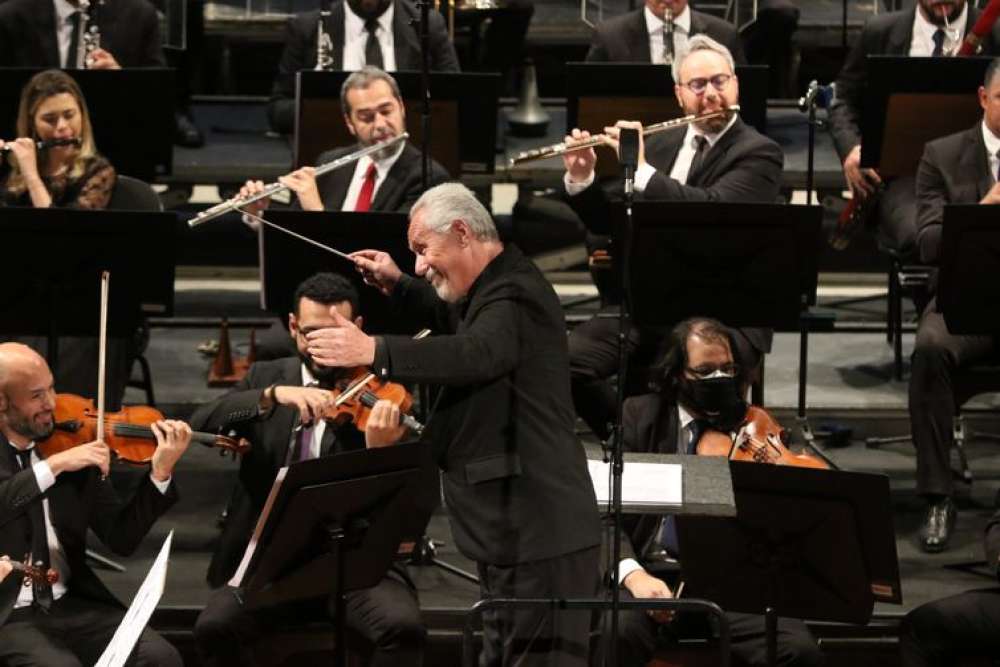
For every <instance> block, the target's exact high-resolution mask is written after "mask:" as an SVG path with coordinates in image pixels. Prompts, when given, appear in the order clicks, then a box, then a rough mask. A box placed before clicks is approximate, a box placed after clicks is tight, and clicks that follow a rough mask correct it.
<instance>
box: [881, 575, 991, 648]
mask: <svg viewBox="0 0 1000 667" xmlns="http://www.w3.org/2000/svg"><path fill="white" fill-rule="evenodd" d="M899 654H900V659H901V662H902V664H903V666H904V667H924V666H925V665H926V666H927V667H931V666H933V667H946V666H947V665H958V664H959V663H960V661H961V659H962V658H964V657H971V656H977V657H996V656H997V655H1000V588H989V589H983V590H977V591H968V592H966V593H960V594H959V595H953V596H951V597H947V598H943V599H941V600H935V601H934V602H928V603H927V604H924V605H921V606H919V607H917V608H916V609H914V610H913V611H911V612H910V613H908V614H907V615H906V616H905V617H904V618H903V623H902V625H901V626H900V632H899Z"/></svg>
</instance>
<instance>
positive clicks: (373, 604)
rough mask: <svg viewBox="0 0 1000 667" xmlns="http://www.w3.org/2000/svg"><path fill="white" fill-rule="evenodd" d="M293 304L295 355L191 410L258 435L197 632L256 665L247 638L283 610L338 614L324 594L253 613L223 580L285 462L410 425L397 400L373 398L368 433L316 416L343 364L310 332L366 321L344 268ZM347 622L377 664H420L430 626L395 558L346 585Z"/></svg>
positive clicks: (208, 650)
mask: <svg viewBox="0 0 1000 667" xmlns="http://www.w3.org/2000/svg"><path fill="white" fill-rule="evenodd" d="M293 302H294V304H295V306H294V307H295V312H293V313H289V317H288V319H289V329H290V333H291V338H292V339H293V341H294V343H295V347H296V350H297V352H298V354H297V356H295V357H290V358H286V359H278V360H274V361H263V362H258V363H255V364H254V365H253V366H251V367H250V370H249V372H248V373H247V375H246V377H245V378H244V379H243V380H242V381H240V383H239V384H237V385H236V387H235V388H234V389H233V391H232V392H230V393H229V394H227V395H226V396H224V397H222V398H220V399H218V400H217V401H213V402H212V403H209V404H207V405H204V406H202V407H200V408H198V410H197V411H196V412H195V413H194V415H193V416H192V417H191V423H192V425H193V426H194V428H197V429H206V430H209V431H216V430H219V429H225V430H229V429H236V430H237V432H240V433H241V434H243V435H245V436H246V437H247V438H248V439H249V440H250V441H251V442H253V443H254V447H253V449H252V450H251V451H250V452H248V453H247V454H246V455H244V456H243V458H242V460H241V462H240V476H239V477H240V483H239V486H238V487H237V491H236V493H235V495H234V497H233V500H232V501H231V503H230V508H229V512H228V518H227V521H226V527H225V532H224V533H223V535H222V539H221V540H220V542H219V546H218V548H217V549H216V552H215V554H214V555H213V557H212V563H211V565H210V567H209V571H208V580H209V584H211V585H212V586H213V587H217V590H216V591H215V592H214V593H213V594H212V596H211V597H210V598H209V601H208V605H207V606H206V607H205V609H204V611H202V613H201V614H199V616H198V621H197V623H196V624H195V631H194V632H195V639H196V641H197V645H198V651H199V654H200V655H201V658H202V664H204V665H210V666H220V667H221V666H224V665H232V666H233V667H235V666H237V665H255V664H258V663H257V662H255V660H254V656H253V655H252V654H251V652H250V651H248V650H247V646H248V645H249V644H250V643H251V642H252V641H253V640H254V639H256V638H258V637H259V636H261V635H262V634H264V633H265V632H266V631H267V628H268V626H269V625H272V624H273V623H275V622H276V621H277V620H278V619H279V618H282V617H284V618H285V619H287V618H288V617H289V616H292V617H296V618H301V619H303V620H309V619H310V618H311V617H315V616H319V617H328V616H329V615H332V614H333V609H334V601H332V600H327V599H326V598H322V599H318V600H315V601H313V603H308V602H307V603H303V604H296V605H294V606H292V607H291V608H289V607H288V606H286V607H283V608H279V609H277V610H275V611H274V612H273V614H272V613H270V612H267V611H265V612H260V613H257V612H252V611H248V610H246V609H244V608H243V607H242V605H241V604H240V602H239V598H238V597H237V596H238V593H239V591H238V589H236V588H234V587H232V586H230V585H228V584H227V582H228V581H229V580H230V578H231V577H232V575H233V573H234V572H235V571H236V567H237V565H238V564H239V560H240V558H242V556H243V552H244V550H245V549H246V546H247V543H248V542H249V540H250V535H251V533H252V532H253V527H254V525H255V524H256V522H257V517H258V516H259V515H260V513H261V510H262V509H263V507H264V503H265V500H266V499H267V495H268V492H269V491H270V489H271V485H272V483H273V482H274V478H275V476H276V475H277V473H278V469H279V468H281V467H282V466H283V465H287V464H291V463H295V462H298V461H305V460H309V459H313V458H317V457H320V456H328V455H333V454H337V453H340V452H348V451H357V450H362V449H364V448H365V446H366V445H367V446H369V447H374V446H380V445H385V444H390V443H394V442H396V441H397V440H399V439H400V438H401V437H402V436H403V435H404V433H405V429H404V428H401V427H400V426H399V412H398V409H397V408H396V406H394V405H393V404H392V403H390V402H388V401H382V402H380V403H379V404H377V405H376V406H375V408H374V409H373V411H372V414H371V417H370V418H369V420H368V425H367V427H366V430H365V431H364V432H361V431H359V430H358V429H357V428H355V427H354V425H353V424H350V423H348V424H344V425H337V424H335V423H333V422H327V421H324V420H323V419H322V418H321V417H320V415H322V414H323V411H324V409H327V408H329V407H331V406H332V403H333V397H332V394H331V392H330V391H329V390H328V388H329V387H331V386H333V384H332V383H334V382H336V380H338V379H339V378H340V377H341V376H342V373H341V371H340V369H337V368H330V367H327V366H321V365H319V364H318V363H317V362H316V360H315V358H314V357H313V356H312V355H311V354H310V352H309V345H308V338H307V337H308V336H309V335H312V334H313V333H314V332H318V331H322V330H324V329H329V328H337V327H339V326H341V324H340V322H341V321H346V322H350V323H351V326H354V327H360V326H361V325H362V320H361V316H360V314H359V313H358V294H357V291H356V290H355V289H354V286H353V285H352V284H351V282H350V281H349V280H347V279H346V278H344V277H343V276H341V275H337V274H332V273H319V274H316V275H314V276H312V277H311V278H308V279H306V280H305V281H304V282H303V283H302V284H301V285H299V287H298V289H297V290H296V292H295V296H294V300H293ZM346 608H347V617H346V618H345V621H346V623H347V627H349V628H351V629H352V630H354V631H356V633H357V634H359V635H360V636H362V637H364V638H365V639H366V640H368V642H369V643H370V644H371V645H372V646H373V647H374V651H373V654H372V659H371V662H370V664H371V665H373V666H390V665H419V664H420V660H421V655H422V651H423V645H424V640H425V635H426V632H425V630H424V626H423V624H422V623H421V620H420V608H419V606H418V604H417V594H416V590H415V588H414V586H413V583H412V582H411V581H410V578H409V576H408V575H407V574H406V570H405V568H403V567H402V566H399V565H394V566H393V567H391V568H390V569H389V571H388V573H387V574H386V575H385V577H384V578H383V579H382V581H381V582H379V583H378V584H377V585H376V586H374V587H373V588H370V589H365V590H359V591H353V592H350V593H348V594H347V607H346Z"/></svg>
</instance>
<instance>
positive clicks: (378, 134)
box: [240, 66, 448, 215]
mask: <svg viewBox="0 0 1000 667" xmlns="http://www.w3.org/2000/svg"><path fill="white" fill-rule="evenodd" d="M340 101H341V108H342V109H343V110H344V122H345V123H346V124H347V129H348V130H349V131H350V133H351V134H352V135H353V136H354V137H355V138H356V139H357V140H358V143H357V145H355V146H348V147H344V148H336V149H334V150H331V151H327V152H325V153H323V154H322V155H320V156H319V158H318V159H317V162H318V163H319V164H323V163H324V162H329V161H331V160H335V159H337V158H339V157H343V156H345V155H348V154H349V153H351V152H353V151H355V150H357V149H358V148H367V147H368V146H372V145H374V144H377V143H379V142H380V141H385V140H387V139H391V138H392V137H396V136H399V135H400V134H401V133H402V132H404V131H405V129H406V125H405V120H406V108H405V107H404V106H403V98H402V97H401V96H400V93H399V86H397V85H396V80H395V79H393V78H392V76H391V75H389V74H387V73H385V72H383V71H382V70H380V69H378V68H375V67H370V66H365V67H363V68H362V69H360V70H359V71H357V72H354V73H353V74H351V75H350V76H349V77H347V79H345V80H344V84H343V85H342V86H341V88H340ZM278 180H279V181H280V182H281V183H282V184H284V185H286V186H288V188H289V189H290V190H292V191H293V192H294V193H295V196H296V204H297V206H298V207H299V208H301V209H302V210H305V211H322V210H327V211H401V212H403V211H408V210H409V208H410V206H412V205H413V202H415V201H416V200H417V197H419V196H420V193H421V192H422V191H423V186H422V182H421V180H422V163H421V154H420V151H419V150H417V149H416V148H415V147H414V146H413V145H412V144H410V143H408V142H400V143H398V144H396V145H394V146H391V147H389V148H386V149H384V150H383V151H381V152H379V153H375V154H373V155H370V156H366V157H363V158H361V159H360V160H358V161H357V162H356V163H354V164H353V165H348V166H346V167H344V168H342V169H336V170H334V171H332V172H328V173H326V174H323V175H322V176H319V177H317V176H316V169H315V168H314V167H302V168H301V169H298V170H296V171H293V172H292V173H291V174H288V175H287V176H283V177H281V178H280V179H278ZM446 180H448V172H447V171H445V169H444V167H442V166H441V165H439V164H438V163H437V162H434V161H433V160H432V161H431V163H430V175H429V181H430V185H436V184H438V183H443V182H444V181H446ZM263 187H264V184H263V183H262V182H261V181H248V182H247V183H246V185H244V186H243V188H242V189H241V190H240V196H241V197H245V196H248V195H251V194H254V193H256V192H259V191H260V190H261V189H263ZM267 205H268V200H267V199H261V200H258V201H257V202H254V203H253V204H250V205H249V206H248V207H247V210H248V211H250V212H251V213H255V214H257V215H259V214H260V212H261V211H263V210H264V209H265V208H266V207H267Z"/></svg>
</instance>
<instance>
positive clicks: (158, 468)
mask: <svg viewBox="0 0 1000 667" xmlns="http://www.w3.org/2000/svg"><path fill="white" fill-rule="evenodd" d="M150 428H151V429H152V431H153V435H155V436H156V451H155V452H153V460H152V462H151V463H152V475H153V479H155V480H156V481H157V482H165V481H167V480H168V479H170V477H171V476H172V475H173V474H174V466H176V465H177V461H179V460H180V458H181V456H182V455H183V454H184V452H186V451H187V448H188V445H190V444H191V427H190V426H188V425H187V423H186V422H182V421H180V420H177V419H163V420H161V421H158V422H153V423H152V424H151V425H150Z"/></svg>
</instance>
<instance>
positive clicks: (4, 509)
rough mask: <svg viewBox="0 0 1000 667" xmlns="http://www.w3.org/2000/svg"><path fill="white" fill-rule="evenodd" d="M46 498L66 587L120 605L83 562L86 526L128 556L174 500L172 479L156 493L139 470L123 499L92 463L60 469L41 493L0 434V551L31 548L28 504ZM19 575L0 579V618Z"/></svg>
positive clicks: (15, 555)
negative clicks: (62, 557) (139, 475)
mask: <svg viewBox="0 0 1000 667" xmlns="http://www.w3.org/2000/svg"><path fill="white" fill-rule="evenodd" d="M43 497H44V498H48V501H49V515H50V517H51V520H52V526H53V528H54V529H55V532H56V536H57V537H58V538H59V543H60V544H61V545H62V548H63V551H64V552H65V555H66V560H67V562H68V564H69V569H70V574H69V580H68V582H67V587H68V589H69V593H70V594H72V595H76V596H79V597H85V598H89V599H93V600H97V601H101V602H109V603H111V604H115V605H119V606H120V605H121V603H120V602H118V600H116V599H115V597H114V596H113V595H112V594H111V592H110V591H109V590H108V589H107V587H105V585H104V584H103V583H101V580H100V579H98V578H97V575H95V574H94V571H93V570H91V569H90V566H89V565H87V561H86V557H85V551H86V547H87V530H88V529H90V530H93V531H94V533H95V534H96V535H97V536H98V538H100V540H101V541H102V542H103V543H104V544H105V545H106V546H107V547H108V548H109V549H111V550H112V551H114V552H115V553H116V554H118V555H121V556H128V555H129V554H131V553H132V552H134V551H135V549H136V547H138V546H139V543H140V542H141V541H142V538H143V537H145V535H146V533H147V532H149V528H150V527H151V526H152V525H153V523H154V522H155V521H156V519H157V518H159V516H160V515H161V514H163V513H164V512H166V511H167V509H168V508H170V506H171V505H173V504H174V503H175V502H177V484H176V482H171V484H170V486H169V487H168V488H167V492H166V493H165V494H163V493H160V492H159V490H158V489H157V488H156V487H155V486H154V485H153V483H152V481H150V479H149V475H148V474H144V475H142V478H141V480H140V481H139V484H138V486H137V487H136V488H135V490H134V491H133V493H132V496H131V498H130V499H129V501H128V502H126V503H123V502H122V501H121V500H120V499H119V498H118V496H117V495H116V494H115V491H114V488H113V487H112V486H111V482H110V481H108V480H102V479H101V473H100V471H99V470H97V469H96V468H85V469H83V470H78V471H76V472H64V473H62V474H61V475H59V476H58V477H57V478H56V483H55V484H53V485H52V486H51V487H50V488H49V489H48V490H47V491H46V492H45V493H44V494H42V493H40V490H39V488H38V482H37V481H36V480H35V474H34V472H33V471H31V470H21V469H20V466H18V464H17V459H16V458H15V455H14V451H13V448H12V447H11V445H10V443H8V442H7V439H6V438H5V437H3V435H0V554H6V555H9V556H10V557H11V558H16V559H20V558H21V557H22V556H24V554H25V553H27V552H29V551H31V545H30V543H28V541H27V526H28V525H29V524H28V523H27V522H28V521H29V518H28V510H29V508H30V507H31V506H32V504H33V503H41V502H42V499H43ZM20 585H21V578H20V577H18V576H16V575H12V576H9V577H7V578H6V579H5V580H4V581H3V583H0V624H3V623H5V622H6V620H7V617H8V616H9V615H10V612H11V610H12V609H13V608H14V602H15V601H16V600H17V594H18V589H19V587H20Z"/></svg>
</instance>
